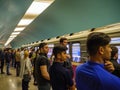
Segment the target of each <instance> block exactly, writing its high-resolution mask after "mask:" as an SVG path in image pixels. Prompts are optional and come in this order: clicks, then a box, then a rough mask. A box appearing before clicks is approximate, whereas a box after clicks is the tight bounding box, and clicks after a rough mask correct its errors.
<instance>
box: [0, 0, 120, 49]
mask: <svg viewBox="0 0 120 90" xmlns="http://www.w3.org/2000/svg"><path fill="white" fill-rule="evenodd" d="M31 3H32V0H7V1H5V0H0V11H1V14H0V42H5V41H6V40H7V39H8V37H9V35H10V34H11V33H12V31H13V30H14V28H15V26H16V25H17V24H18V22H19V20H20V19H21V18H22V16H23V15H24V13H25V11H26V10H27V8H28V7H29V5H30V4H31ZM119 4H120V0H55V2H54V3H53V4H52V5H51V6H50V7H48V8H47V9H46V10H45V11H44V12H43V13H42V14H41V15H39V16H38V17H37V18H36V19H35V20H34V21H33V22H32V23H31V24H30V25H29V26H28V27H27V28H26V29H25V30H24V31H22V32H21V34H19V35H18V36H17V37H16V38H15V39H14V40H13V41H12V42H11V45H12V46H13V47H20V46H21V45H23V44H27V43H31V42H35V41H39V40H43V39H48V38H51V37H56V36H60V35H64V34H68V33H74V32H79V31H82V30H87V29H91V28H97V27H100V26H105V25H109V24H113V23H118V22H120V11H119V10H120V5H119Z"/></svg>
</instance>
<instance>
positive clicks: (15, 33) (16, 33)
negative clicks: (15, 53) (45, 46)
mask: <svg viewBox="0 0 120 90" xmlns="http://www.w3.org/2000/svg"><path fill="white" fill-rule="evenodd" d="M18 34H20V32H13V33H12V34H11V35H18Z"/></svg>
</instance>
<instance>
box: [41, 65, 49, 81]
mask: <svg viewBox="0 0 120 90" xmlns="http://www.w3.org/2000/svg"><path fill="white" fill-rule="evenodd" d="M40 70H41V74H42V76H43V77H44V78H45V79H47V80H50V76H49V73H48V71H47V66H46V65H42V66H40Z"/></svg>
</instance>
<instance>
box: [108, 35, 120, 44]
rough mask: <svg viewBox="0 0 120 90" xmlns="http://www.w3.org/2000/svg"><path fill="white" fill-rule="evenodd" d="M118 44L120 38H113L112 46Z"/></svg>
mask: <svg viewBox="0 0 120 90" xmlns="http://www.w3.org/2000/svg"><path fill="white" fill-rule="evenodd" d="M118 43H120V38H119V37H115V38H111V42H110V44H118Z"/></svg>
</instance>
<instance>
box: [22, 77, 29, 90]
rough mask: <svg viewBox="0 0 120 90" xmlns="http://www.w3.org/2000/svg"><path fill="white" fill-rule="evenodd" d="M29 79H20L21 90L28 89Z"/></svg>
mask: <svg viewBox="0 0 120 90" xmlns="http://www.w3.org/2000/svg"><path fill="white" fill-rule="evenodd" d="M28 84H29V81H25V80H24V79H22V90H28Z"/></svg>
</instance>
